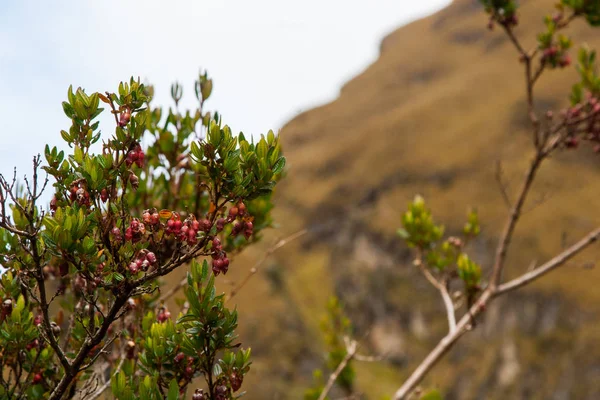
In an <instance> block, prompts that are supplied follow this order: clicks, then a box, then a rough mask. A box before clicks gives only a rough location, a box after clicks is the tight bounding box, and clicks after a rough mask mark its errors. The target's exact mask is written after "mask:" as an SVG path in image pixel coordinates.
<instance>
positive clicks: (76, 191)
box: [69, 179, 90, 207]
mask: <svg viewBox="0 0 600 400" xmlns="http://www.w3.org/2000/svg"><path fill="white" fill-rule="evenodd" d="M69 199H70V200H71V202H73V203H75V202H76V203H77V204H79V205H80V206H84V207H89V206H90V193H89V192H88V191H87V185H86V183H85V180H82V179H80V180H77V181H75V182H73V184H72V185H71V189H70V191H69Z"/></svg>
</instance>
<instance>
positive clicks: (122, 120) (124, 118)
mask: <svg viewBox="0 0 600 400" xmlns="http://www.w3.org/2000/svg"><path fill="white" fill-rule="evenodd" d="M130 120H131V111H129V109H128V108H126V109H125V110H123V112H122V113H121V116H120V117H119V126H120V127H121V128H124V127H125V126H127V124H128V123H129V121H130Z"/></svg>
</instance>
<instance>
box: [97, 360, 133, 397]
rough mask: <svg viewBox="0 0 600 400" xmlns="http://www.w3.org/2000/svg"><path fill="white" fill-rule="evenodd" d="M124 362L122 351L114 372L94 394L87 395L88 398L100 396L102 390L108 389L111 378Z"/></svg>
mask: <svg viewBox="0 0 600 400" xmlns="http://www.w3.org/2000/svg"><path fill="white" fill-rule="evenodd" d="M124 362H125V352H123V354H122V355H121V359H120V360H119V364H117V368H115V372H114V373H113V374H112V377H111V378H110V379H108V380H107V381H106V382H104V384H103V385H102V386H100V388H98V390H97V391H96V392H95V393H94V394H92V395H91V396H90V397H88V400H95V399H97V398H98V397H100V396H102V393H104V391H105V390H106V389H108V387H109V386H110V381H111V379H112V378H114V377H115V376H117V374H118V373H119V371H121V367H122V366H123V363H124Z"/></svg>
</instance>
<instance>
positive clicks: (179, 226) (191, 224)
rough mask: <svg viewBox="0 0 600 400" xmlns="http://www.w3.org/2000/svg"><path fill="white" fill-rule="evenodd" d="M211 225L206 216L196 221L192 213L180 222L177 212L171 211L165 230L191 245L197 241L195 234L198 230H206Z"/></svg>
mask: <svg viewBox="0 0 600 400" xmlns="http://www.w3.org/2000/svg"><path fill="white" fill-rule="evenodd" d="M211 227H212V224H211V222H210V221H209V220H208V219H206V218H205V219H202V220H201V221H198V220H197V219H196V218H195V217H194V216H193V215H192V216H190V217H188V218H187V219H186V220H185V221H183V222H182V221H181V217H180V216H179V214H177V213H173V214H172V215H171V218H169V220H168V221H167V230H166V232H167V233H168V234H172V235H173V236H175V237H176V238H177V239H179V240H181V241H184V242H186V243H187V244H190V245H192V244H196V243H197V242H198V238H197V235H198V232H199V231H202V232H208V231H210V228H211Z"/></svg>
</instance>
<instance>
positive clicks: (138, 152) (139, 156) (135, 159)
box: [125, 143, 145, 168]
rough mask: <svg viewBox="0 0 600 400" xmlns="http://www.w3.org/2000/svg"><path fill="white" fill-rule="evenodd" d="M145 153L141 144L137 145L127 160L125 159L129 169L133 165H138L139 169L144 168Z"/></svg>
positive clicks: (128, 154)
mask: <svg viewBox="0 0 600 400" xmlns="http://www.w3.org/2000/svg"><path fill="white" fill-rule="evenodd" d="M144 159H145V155H144V151H143V150H142V146H140V144H139V143H136V144H135V146H134V148H133V149H132V150H131V151H130V152H129V153H127V158H126V159H125V164H126V165H127V166H128V167H131V164H134V163H135V164H136V165H137V166H138V167H140V168H142V167H143V166H144Z"/></svg>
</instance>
